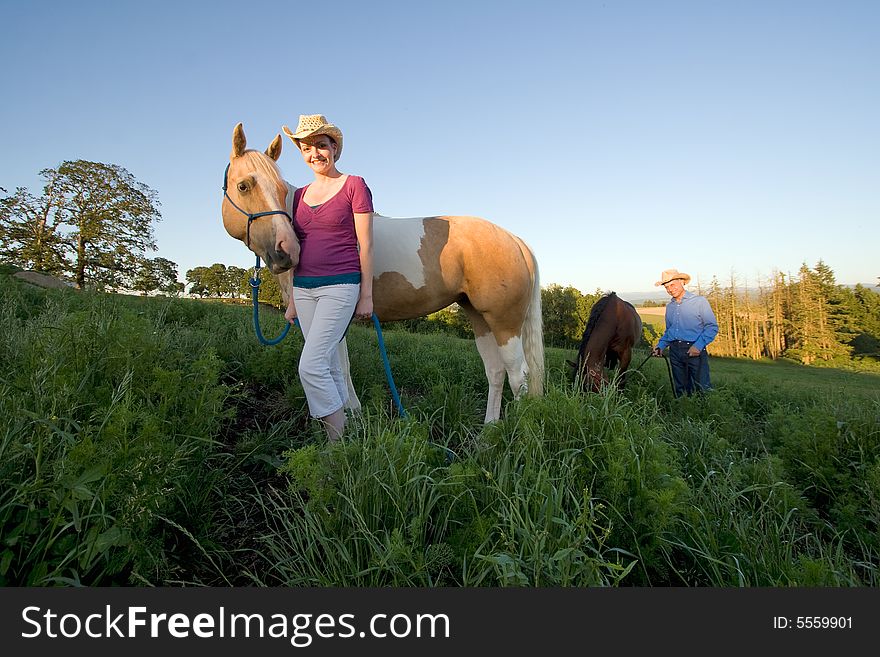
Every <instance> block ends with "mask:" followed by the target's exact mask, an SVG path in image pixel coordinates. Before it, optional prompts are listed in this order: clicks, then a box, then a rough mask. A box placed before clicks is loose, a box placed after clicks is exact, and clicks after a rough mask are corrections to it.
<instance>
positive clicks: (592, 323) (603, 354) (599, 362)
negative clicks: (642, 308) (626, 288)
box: [568, 292, 642, 392]
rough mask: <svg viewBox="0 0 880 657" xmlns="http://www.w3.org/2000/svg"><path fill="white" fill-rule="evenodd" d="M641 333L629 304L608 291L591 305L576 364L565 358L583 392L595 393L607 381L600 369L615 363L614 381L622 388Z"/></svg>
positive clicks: (637, 320) (637, 319)
mask: <svg viewBox="0 0 880 657" xmlns="http://www.w3.org/2000/svg"><path fill="white" fill-rule="evenodd" d="M641 336H642V318H641V317H639V314H638V313H637V312H636V309H635V308H634V307H633V305H632V304H631V303H628V302H626V301H624V300H623V299H621V298H619V297H618V296H617V295H616V294H615V293H614V292H611V293H610V294H606V295H605V296H604V297H602V298H601V299H599V300H598V301H597V302H596V303H595V304H593V307H592V308H591V309H590V317H589V319H588V320H587V326H586V328H584V334H583V336H582V337H581V344H580V347H578V357H577V363H573V362H571V361H568V364H569V365H571V366H572V367H574V368H575V372H576V373H577V378H578V380H579V381H580V383H581V387H582V389H583V391H584V392H587V391H588V389H589V390H590V391H592V392H599V390H601V388H602V385H603V384H607V383H608V377H607V375H606V374H605V370H604V368H605V367H607V368H609V369H612V368H614V367H615V366H616V365H618V363H619V368H620V376H619V377H618V379H617V384H618V386H619V387H620V388H621V389H622V388H623V387H624V386H625V385H626V370H627V368H628V367H629V364H630V361H631V360H632V348H633V345H634V344H636V343H637V342H638V341H639V339H641Z"/></svg>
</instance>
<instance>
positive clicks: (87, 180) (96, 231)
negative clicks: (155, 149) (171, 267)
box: [44, 160, 161, 288]
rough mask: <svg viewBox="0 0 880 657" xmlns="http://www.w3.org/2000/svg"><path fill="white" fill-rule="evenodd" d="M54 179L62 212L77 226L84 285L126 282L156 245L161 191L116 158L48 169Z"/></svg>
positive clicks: (79, 277)
mask: <svg viewBox="0 0 880 657" xmlns="http://www.w3.org/2000/svg"><path fill="white" fill-rule="evenodd" d="M44 173H46V174H47V175H49V176H51V177H52V178H53V180H54V184H55V187H54V189H55V190H56V191H57V193H58V195H59V198H58V207H59V212H61V213H62V215H63V221H64V223H66V224H68V225H70V226H71V227H72V228H73V231H72V233H71V235H70V237H71V239H72V241H73V248H74V254H73V275H74V280H75V281H76V282H77V284H79V286H80V287H84V286H85V285H86V284H89V285H92V286H94V287H99V288H101V287H111V288H112V287H121V286H123V285H125V284H126V283H127V282H129V281H130V280H131V279H132V278H133V276H134V275H135V272H136V270H137V268H138V263H139V259H140V258H141V256H142V254H143V253H144V252H145V251H146V250H148V249H151V250H152V249H155V246H156V245H155V243H154V241H153V222H154V221H159V219H160V218H161V215H160V214H159V210H158V206H159V202H158V200H157V194H156V192H155V191H154V190H152V189H150V188H149V187H147V186H146V185H144V184H143V183H140V182H138V181H137V180H135V178H134V176H132V175H131V174H130V173H129V172H128V171H126V170H125V169H124V168H123V167H121V166H118V165H116V164H102V163H100V162H89V161H87V160H75V161H67V162H63V163H62V164H61V166H59V167H58V169H57V170H52V169H47V170H46V172H44Z"/></svg>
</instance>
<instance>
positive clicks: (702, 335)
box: [651, 269, 718, 397]
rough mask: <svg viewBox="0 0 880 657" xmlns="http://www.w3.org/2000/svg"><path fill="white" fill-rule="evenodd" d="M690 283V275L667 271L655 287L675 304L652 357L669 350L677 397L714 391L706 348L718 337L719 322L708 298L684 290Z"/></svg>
mask: <svg viewBox="0 0 880 657" xmlns="http://www.w3.org/2000/svg"><path fill="white" fill-rule="evenodd" d="M690 280H691V277H690V276H689V275H688V274H684V273H682V272H680V271H678V270H677V269H667V270H666V271H664V272H663V273H662V274H661V275H660V280H659V281H657V282H656V283H654V285H655V286H658V285H662V286H663V287H665V288H666V291H667V292H669V294H670V296H671V297H672V301H670V302H669V303H668V304H667V305H666V332H665V333H664V334H663V335H662V336H661V338H660V341H659V342H657V346H656V347H654V349H653V351H652V352H651V353H652V354H653V355H654V356H660V355H661V354H662V351H663V349H664V348H666V347H667V346H668V347H669V362H670V364H671V365H672V379H673V381H674V384H675V390H674V391H673V392H674V393H675V396H676V397H681V395H682V394H687V395H691V394H693V393H694V391H702V390H711V389H712V385H711V383H710V382H709V354H707V353H706V345H708V344H709V343H710V342H712V340H714V339H715V336H716V335H718V322H717V321H716V320H715V314H714V313H713V312H712V308H711V307H710V306H709V302H708V301H707V300H706V297H702V296H700V295H699V294H694V293H693V292H687V291H686V290H685V289H684V286H685V285H687V284H688V283H689V282H690Z"/></svg>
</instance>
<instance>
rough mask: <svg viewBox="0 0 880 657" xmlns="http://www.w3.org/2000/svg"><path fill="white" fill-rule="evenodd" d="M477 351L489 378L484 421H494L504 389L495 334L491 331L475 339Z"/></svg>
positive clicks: (496, 417)
mask: <svg viewBox="0 0 880 657" xmlns="http://www.w3.org/2000/svg"><path fill="white" fill-rule="evenodd" d="M476 342H477V351H478V352H479V353H480V358H482V359H483V368H484V369H485V371H486V378H487V379H488V380H489V397H488V399H487V400H486V420H485V421H486V423H489V422H494V421H495V420H497V419H499V418H500V417H501V395H502V392H503V390H504V374H505V369H504V361H502V360H501V352H500V351H499V349H498V343H497V342H495V336H494V335H492V334H491V333H487V334H486V335H481V336H480V337H478V338H477V339H476Z"/></svg>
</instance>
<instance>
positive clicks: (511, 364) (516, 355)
mask: <svg viewBox="0 0 880 657" xmlns="http://www.w3.org/2000/svg"><path fill="white" fill-rule="evenodd" d="M498 351H500V352H501V360H503V361H504V367H505V369H506V370H507V381H508V383H510V390H511V391H512V392H513V396H514V397H516V398H517V399H518V398H519V397H520V396H521V395H522V394H524V393H525V392H526V391H527V390H528V376H529V366H528V365H527V364H526V358H525V352H523V343H522V340H521V339H520V338H518V337H516V338H510V340H508V341H507V342H506V343H505V344H504V345H501V346H499V347H498Z"/></svg>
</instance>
